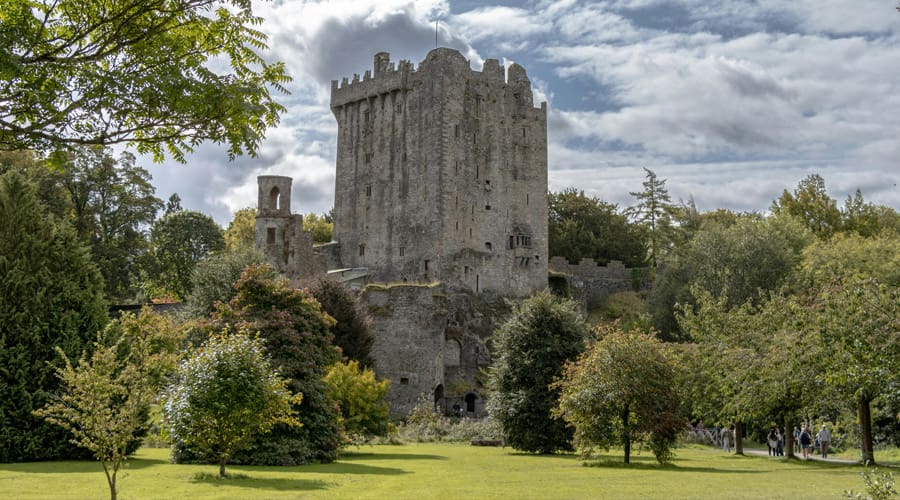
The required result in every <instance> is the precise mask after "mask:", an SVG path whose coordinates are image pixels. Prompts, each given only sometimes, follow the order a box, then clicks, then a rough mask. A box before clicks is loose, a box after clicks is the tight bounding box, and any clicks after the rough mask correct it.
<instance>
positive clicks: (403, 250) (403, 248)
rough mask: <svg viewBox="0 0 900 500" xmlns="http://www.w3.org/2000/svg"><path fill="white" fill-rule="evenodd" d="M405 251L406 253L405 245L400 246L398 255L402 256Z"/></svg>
mask: <svg viewBox="0 0 900 500" xmlns="http://www.w3.org/2000/svg"><path fill="white" fill-rule="evenodd" d="M405 253H406V248H405V247H400V256H401V257H403V255H404V254H405Z"/></svg>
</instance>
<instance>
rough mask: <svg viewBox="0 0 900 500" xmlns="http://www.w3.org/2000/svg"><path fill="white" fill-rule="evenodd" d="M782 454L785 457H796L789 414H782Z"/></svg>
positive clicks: (792, 427)
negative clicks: (783, 448)
mask: <svg viewBox="0 0 900 500" xmlns="http://www.w3.org/2000/svg"><path fill="white" fill-rule="evenodd" d="M784 447H785V448H787V449H786V450H784V456H785V457H787V458H797V456H796V455H794V420H793V419H792V418H791V416H790V415H789V414H787V415H785V416H784Z"/></svg>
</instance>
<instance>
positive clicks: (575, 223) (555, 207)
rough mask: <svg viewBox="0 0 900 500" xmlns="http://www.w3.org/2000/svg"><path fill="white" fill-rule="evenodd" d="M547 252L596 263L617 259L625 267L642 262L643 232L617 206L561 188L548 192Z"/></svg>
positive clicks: (643, 254)
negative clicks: (548, 249) (548, 246)
mask: <svg viewBox="0 0 900 500" xmlns="http://www.w3.org/2000/svg"><path fill="white" fill-rule="evenodd" d="M547 201H548V204H549V210H550V221H549V227H548V232H549V238H550V243H549V244H550V255H553V256H563V257H565V258H566V259H568V261H569V262H572V263H576V264H577V263H578V262H579V261H580V260H581V259H582V258H591V259H594V260H595V261H596V262H598V263H600V264H606V263H607V262H609V261H611V260H618V261H622V262H624V263H625V265H626V266H628V267H640V266H643V265H644V264H645V260H646V256H647V250H646V248H645V247H644V242H643V233H642V232H641V230H640V229H639V227H638V226H636V225H634V224H631V223H630V222H629V221H628V217H626V216H625V215H624V214H622V213H620V211H619V207H618V206H617V205H615V204H612V203H606V202H604V201H601V200H599V199H597V198H593V197H589V196H585V194H584V191H577V190H575V189H574V188H569V189H565V190H563V191H562V192H559V193H550V195H549V196H548V200H547Z"/></svg>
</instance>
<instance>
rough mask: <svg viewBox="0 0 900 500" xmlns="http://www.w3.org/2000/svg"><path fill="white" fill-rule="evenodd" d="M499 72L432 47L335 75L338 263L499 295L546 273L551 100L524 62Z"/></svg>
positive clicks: (515, 292)
mask: <svg viewBox="0 0 900 500" xmlns="http://www.w3.org/2000/svg"><path fill="white" fill-rule="evenodd" d="M506 73H507V74H506V75H505V74H504V68H503V66H501V65H500V64H499V62H498V61H497V60H496V59H487V60H485V62H484V67H483V69H482V71H480V72H479V71H473V70H472V69H471V68H470V67H469V62H468V61H467V60H466V59H465V58H464V57H463V56H462V55H461V54H460V53H459V52H458V51H456V50H452V49H447V48H439V49H434V50H432V51H431V52H430V53H429V54H428V56H427V57H426V58H425V60H424V61H422V62H421V63H420V64H419V66H418V68H413V65H412V64H411V63H410V62H409V61H400V63H399V65H398V66H397V67H395V66H394V64H393V63H392V62H390V59H389V55H388V54H387V53H385V52H380V53H378V54H376V55H375V67H374V72H370V71H366V72H365V75H364V76H363V78H362V79H361V80H360V78H359V76H358V75H355V76H354V78H353V80H352V81H348V80H347V78H344V80H343V81H342V82H341V84H340V85H339V84H338V82H337V81H333V82H332V86H331V110H332V112H333V113H334V116H335V118H336V119H337V123H338V138H337V168H336V180H335V205H334V206H335V227H334V238H335V240H337V241H338V242H340V260H341V262H342V263H343V265H344V266H345V267H366V268H368V269H370V271H371V272H372V273H373V274H372V278H373V280H375V281H381V282H420V283H421V282H434V281H440V282H442V283H443V284H444V285H445V286H447V287H450V288H453V289H460V290H471V291H472V292H475V293H482V292H488V291H489V292H494V293H496V294H500V295H504V296H521V295H526V294H528V293H530V292H532V291H534V290H537V289H541V288H544V287H545V286H546V285H547V261H548V256H547V107H546V103H542V104H541V106H540V107H539V108H535V107H534V104H533V99H532V92H531V82H530V81H529V80H528V77H527V75H526V73H525V69H524V68H522V67H521V66H519V65H518V64H512V65H511V66H510V67H509V69H508V71H507V72H506ZM261 196H262V195H261ZM257 236H258V237H259V235H257Z"/></svg>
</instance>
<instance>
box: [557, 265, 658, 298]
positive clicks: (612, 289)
mask: <svg viewBox="0 0 900 500" xmlns="http://www.w3.org/2000/svg"><path fill="white" fill-rule="evenodd" d="M549 270H550V281H551V284H552V285H554V288H560V285H559V284H560V283H562V284H564V285H565V288H567V289H568V292H569V294H571V296H572V298H573V299H575V300H576V301H577V302H579V303H580V304H581V306H582V307H583V308H585V309H590V308H591V307H592V306H593V305H594V304H596V303H598V302H600V301H602V300H604V299H605V298H606V297H607V296H609V295H610V294H613V293H618V292H625V291H629V290H633V291H639V290H647V289H648V288H649V287H650V275H649V270H648V269H647V268H643V267H639V268H628V267H625V265H624V264H623V263H622V262H620V261H617V260H613V261H610V262H609V264H607V265H605V266H601V265H598V264H597V263H596V262H594V259H581V262H579V263H578V264H571V263H569V261H568V260H566V258H565V257H553V258H551V259H550V264H549Z"/></svg>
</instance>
